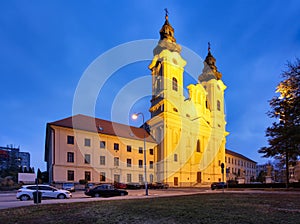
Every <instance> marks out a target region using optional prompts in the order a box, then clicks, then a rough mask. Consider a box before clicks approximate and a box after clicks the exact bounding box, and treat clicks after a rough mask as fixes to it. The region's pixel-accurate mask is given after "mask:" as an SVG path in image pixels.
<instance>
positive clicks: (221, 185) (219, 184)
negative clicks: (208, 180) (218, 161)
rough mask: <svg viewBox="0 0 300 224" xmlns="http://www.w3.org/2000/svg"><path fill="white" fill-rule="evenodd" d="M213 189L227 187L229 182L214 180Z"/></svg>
mask: <svg viewBox="0 0 300 224" xmlns="http://www.w3.org/2000/svg"><path fill="white" fill-rule="evenodd" d="M210 187H211V189H212V190H215V189H222V188H226V187H227V184H226V183H225V182H214V183H212V184H211V186H210Z"/></svg>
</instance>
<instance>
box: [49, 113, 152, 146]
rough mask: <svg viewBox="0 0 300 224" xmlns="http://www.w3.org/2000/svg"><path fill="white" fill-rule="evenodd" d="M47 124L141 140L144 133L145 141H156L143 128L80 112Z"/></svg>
mask: <svg viewBox="0 0 300 224" xmlns="http://www.w3.org/2000/svg"><path fill="white" fill-rule="evenodd" d="M48 125H51V126H52V125H55V126H59V127H65V128H72V129H77V130H84V131H89V132H93V133H101V134H106V135H113V136H119V137H123V138H130V139H136V140H141V141H142V140H143V139H144V135H145V136H146V141H147V142H153V143H156V142H155V140H154V139H153V138H152V136H151V135H149V134H148V133H147V132H146V131H145V130H144V129H143V128H138V127H133V126H128V125H125V124H120V123H116V122H112V121H107V120H102V119H99V118H94V117H90V116H86V115H82V114H78V115H75V116H71V117H67V118H65V119H62V120H58V121H54V122H51V123H48Z"/></svg>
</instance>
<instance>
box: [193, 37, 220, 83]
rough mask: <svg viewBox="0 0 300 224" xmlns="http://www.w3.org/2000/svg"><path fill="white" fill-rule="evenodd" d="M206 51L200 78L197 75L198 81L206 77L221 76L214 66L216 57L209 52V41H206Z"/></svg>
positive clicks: (216, 77) (215, 77) (217, 77)
mask: <svg viewBox="0 0 300 224" xmlns="http://www.w3.org/2000/svg"><path fill="white" fill-rule="evenodd" d="M207 51H208V52H207V56H206V58H205V60H204V62H203V63H204V68H203V71H202V76H201V78H200V76H199V81H201V80H203V79H207V78H208V77H210V78H214V79H217V80H219V79H221V78H222V73H221V72H219V71H218V68H217V66H216V59H215V58H214V56H213V55H212V54H211V47H210V42H208V48H207Z"/></svg>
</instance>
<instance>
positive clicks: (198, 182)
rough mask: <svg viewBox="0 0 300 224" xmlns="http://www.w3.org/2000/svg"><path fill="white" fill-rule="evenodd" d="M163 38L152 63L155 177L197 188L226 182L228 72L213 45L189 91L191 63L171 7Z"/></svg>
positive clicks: (162, 31)
mask: <svg viewBox="0 0 300 224" xmlns="http://www.w3.org/2000/svg"><path fill="white" fill-rule="evenodd" d="M159 33H160V40H159V42H158V44H157V46H156V47H155V48H154V50H153V55H154V56H153V60H152V62H151V64H150V65H149V69H150V70H151V75H152V99H151V107H150V112H151V119H150V120H149V121H148V122H147V123H148V124H149V125H150V127H151V134H152V136H153V137H154V138H155V140H156V141H157V148H156V150H155V151H156V166H155V167H154V169H155V174H156V177H155V181H158V182H164V183H167V184H169V185H170V186H172V187H196V186H202V185H208V184H210V183H212V182H215V181H221V177H222V176H221V167H220V165H221V163H224V162H225V161H224V160H225V142H226V139H225V137H226V135H227V133H226V131H225V125H226V122H225V115H224V90H225V89H226V86H225V85H224V84H223V82H222V80H221V78H222V74H221V73H220V72H219V71H218V69H217V67H216V59H215V58H214V57H213V56H212V54H211V51H210V46H209V49H208V55H207V57H206V59H205V61H204V68H203V71H202V74H201V75H200V76H199V78H198V79H199V82H198V83H196V84H190V85H189V86H187V89H188V92H189V97H188V98H185V97H184V94H183V90H184V89H183V75H184V67H185V65H186V61H185V60H184V59H183V58H182V56H181V46H180V45H179V44H177V43H176V39H175V37H174V28H173V27H172V26H171V25H170V23H169V18H168V13H167V11H166V15H165V23H164V24H163V26H162V28H161V30H160V32H159Z"/></svg>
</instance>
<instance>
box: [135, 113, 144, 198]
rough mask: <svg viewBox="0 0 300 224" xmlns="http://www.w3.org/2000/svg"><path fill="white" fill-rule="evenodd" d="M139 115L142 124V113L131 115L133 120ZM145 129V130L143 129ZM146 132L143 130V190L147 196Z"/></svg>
mask: <svg viewBox="0 0 300 224" xmlns="http://www.w3.org/2000/svg"><path fill="white" fill-rule="evenodd" d="M139 115H142V118H143V125H145V118H144V114H143V113H136V114H133V115H132V116H131V118H132V119H133V120H136V119H137V118H138V116H139ZM145 131H146V130H145ZM146 154H147V153H146V134H145V132H144V176H145V177H144V181H145V191H146V196H148V183H147V161H146Z"/></svg>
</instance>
